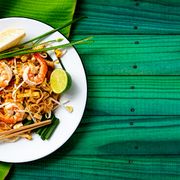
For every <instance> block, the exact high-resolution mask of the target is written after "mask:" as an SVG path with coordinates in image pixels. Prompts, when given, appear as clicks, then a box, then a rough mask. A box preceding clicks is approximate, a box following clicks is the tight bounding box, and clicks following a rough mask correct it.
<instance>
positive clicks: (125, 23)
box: [73, 0, 180, 35]
mask: <svg viewBox="0 0 180 180" xmlns="http://www.w3.org/2000/svg"><path fill="white" fill-rule="evenodd" d="M77 8H78V11H77V13H76V14H77V15H78V16H80V15H85V16H88V20H87V21H84V22H81V23H78V24H77V25H76V28H75V29H74V31H73V34H78V35H79V34H93V35H94V34H100V35H101V34H143V35H144V34H148V35H149V34H180V22H179V19H180V13H179V12H180V2H179V1H178V0H173V1H168V0H160V1H157V0H111V1H108V2H107V1H106V0H99V1H97V2H96V1H95V2H94V1H90V0H79V1H78V4H77Z"/></svg>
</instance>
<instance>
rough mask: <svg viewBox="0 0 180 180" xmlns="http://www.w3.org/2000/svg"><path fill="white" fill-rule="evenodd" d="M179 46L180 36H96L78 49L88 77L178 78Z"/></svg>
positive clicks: (179, 71)
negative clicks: (136, 76)
mask: <svg viewBox="0 0 180 180" xmlns="http://www.w3.org/2000/svg"><path fill="white" fill-rule="evenodd" d="M83 37H86V36H76V37H74V38H73V39H81V38H83ZM179 47H180V36H179V35H178V36H160V35H158V36H156V35H142V36H137V35H129V36H128V35H126V36H123V35H104V36H103V35H102V36H97V35H96V36H94V42H92V43H89V44H85V45H79V46H77V50H78V52H79V53H80V54H81V57H82V60H83V62H84V64H85V68H86V70H87V73H88V75H179V74H180V61H179V57H180V51H179Z"/></svg>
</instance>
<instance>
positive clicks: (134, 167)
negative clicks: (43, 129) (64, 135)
mask: <svg viewBox="0 0 180 180" xmlns="http://www.w3.org/2000/svg"><path fill="white" fill-rule="evenodd" d="M81 15H85V16H88V17H89V18H88V19H85V20H83V21H81V22H79V23H78V24H76V25H74V26H73V27H72V31H71V36H70V38H71V39H73V40H74V39H78V38H80V37H86V36H89V35H93V36H94V42H93V43H90V44H85V45H81V46H78V47H77V50H78V52H79V53H80V56H81V58H82V61H83V63H84V65H85V69H86V72H87V78H88V102H87V107H86V111H85V114H84V116H83V119H82V122H81V124H80V126H79V127H78V129H77V130H76V132H75V133H74V135H73V136H72V137H71V138H70V139H69V140H68V142H67V143H65V145H64V146H63V147H61V148H60V149H58V150H57V151H56V152H54V153H53V154H51V155H49V156H48V157H45V158H43V159H40V160H37V161H35V162H30V163H25V164H16V165H15V166H13V168H12V169H11V172H10V174H9V176H8V178H7V179H113V180H114V179H163V180H166V179H167V180H168V179H169V180H172V179H173V180H174V179H180V156H179V154H180V1H179V0H171V1H170V0H159V1H157V0H109V1H107V0H98V1H91V0H79V1H78V2H77V7H76V12H75V16H77V17H79V16H81Z"/></svg>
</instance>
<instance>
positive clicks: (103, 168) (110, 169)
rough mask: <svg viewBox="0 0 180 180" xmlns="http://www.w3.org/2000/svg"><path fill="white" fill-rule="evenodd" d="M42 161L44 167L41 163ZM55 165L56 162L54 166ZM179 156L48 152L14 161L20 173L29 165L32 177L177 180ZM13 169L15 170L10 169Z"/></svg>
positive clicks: (16, 177)
mask: <svg viewBox="0 0 180 180" xmlns="http://www.w3.org/2000/svg"><path fill="white" fill-rule="evenodd" d="M42 164H43V167H42ZM55 165H56V166H55ZM179 165H180V159H179V158H177V157H171V156H166V158H162V156H155V157H147V156H143V157H142V156H91V157H89V156H58V159H54V158H52V157H51V156H49V157H47V158H46V160H45V159H42V160H40V161H36V162H34V163H29V164H26V165H22V164H17V165H16V166H17V168H19V169H22V171H21V172H20V171H18V172H17V173H16V175H15V176H14V177H13V179H18V178H19V177H20V176H21V178H23V179H28V178H29V173H28V171H29V167H31V171H32V172H34V179H42V180H44V179H49V178H51V179H63V180H65V179H69V180H70V179H87V178H88V179H110V180H114V179H115V180H119V179H123V180H124V179H125V180H144V179H149V180H150V179H159V180H161V179H163V180H176V179H178V178H179V177H180V173H179V171H180V169H179V167H180V166H179ZM13 171H14V170H13Z"/></svg>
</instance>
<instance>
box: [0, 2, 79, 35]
mask: <svg viewBox="0 0 180 180" xmlns="http://www.w3.org/2000/svg"><path fill="white" fill-rule="evenodd" d="M75 7H76V0H50V1H47V0H36V1H32V0H0V9H1V10H0V18H5V17H13V16H14V17H27V18H32V19H36V20H40V21H42V22H44V23H47V24H49V25H51V26H53V27H54V28H56V27H59V26H61V25H63V24H65V23H67V22H69V21H70V20H72V18H73V14H74V11H75ZM62 33H63V34H64V35H65V36H67V37H68V36H69V34H70V27H67V28H65V29H63V30H62Z"/></svg>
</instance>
